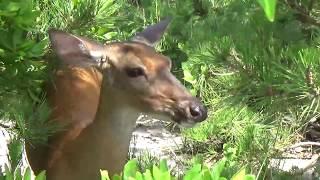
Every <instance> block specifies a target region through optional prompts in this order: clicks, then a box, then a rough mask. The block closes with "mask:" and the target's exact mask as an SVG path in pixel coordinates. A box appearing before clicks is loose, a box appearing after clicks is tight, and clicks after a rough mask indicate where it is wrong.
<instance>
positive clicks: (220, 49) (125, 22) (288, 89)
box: [0, 0, 320, 179]
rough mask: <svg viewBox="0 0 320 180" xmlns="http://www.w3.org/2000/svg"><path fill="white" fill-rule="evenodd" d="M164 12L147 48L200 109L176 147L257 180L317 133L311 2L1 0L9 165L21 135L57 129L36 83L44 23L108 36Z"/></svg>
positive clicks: (317, 54) (30, 137)
mask: <svg viewBox="0 0 320 180" xmlns="http://www.w3.org/2000/svg"><path fill="white" fill-rule="evenodd" d="M276 2H277V3H276ZM275 7H276V8H275ZM274 10H275V11H274ZM274 14H276V16H274ZM167 16H171V17H173V21H172V24H171V25H170V28H169V31H168V32H167V34H166V36H165V38H164V39H163V41H162V42H161V43H160V45H159V46H157V49H158V50H159V51H160V52H162V53H164V54H165V55H167V56H169V57H171V59H172V60H173V63H174V67H173V72H174V73H175V75H176V76H177V77H179V78H180V79H181V80H182V81H183V82H184V83H185V85H186V86H187V87H188V88H189V89H190V91H191V92H192V93H193V94H194V95H197V96H198V97H200V98H202V100H203V101H204V102H205V103H206V105H207V106H208V107H209V109H210V116H209V120H208V121H207V122H205V123H203V124H202V125H201V126H199V127H197V128H193V129H185V130H183V131H182V134H183V136H184V137H185V138H186V143H185V146H186V148H185V152H183V153H189V154H191V155H193V156H195V157H196V158H195V159H196V161H200V160H201V161H203V162H215V161H216V160H219V159H221V158H222V157H223V156H224V157H227V159H228V160H227V162H226V163H227V167H228V168H226V170H225V172H224V173H226V174H228V173H229V172H232V173H230V174H233V173H234V172H236V171H237V170H239V169H240V168H241V167H243V166H244V165H246V168H247V169H248V171H249V172H251V173H253V174H256V176H257V177H258V178H261V179H265V178H267V177H268V176H269V175H270V172H269V171H268V168H267V167H268V163H269V160H270V158H272V157H274V156H276V155H277V154H279V153H281V152H282V151H283V149H284V148H285V147H287V146H288V145H290V144H292V143H294V142H298V141H301V140H305V139H306V138H307V139H309V140H315V139H316V138H317V137H315V136H314V135H313V134H311V135H310V124H312V123H313V124H314V123H317V122H318V120H319V113H320V110H319V108H320V70H319V69H320V60H319V58H320V36H319V35H320V2H319V1H317V0H278V1H276V0H270V1H268V0H265V1H264V0H258V1H257V0H153V1H151V0H117V1H115V0H70V1H65V0H54V1H53V0H2V1H0V87H1V88H0V116H1V118H0V119H1V120H0V123H1V124H0V125H1V126H2V127H4V128H6V129H8V130H9V131H10V132H12V134H11V135H12V137H13V140H12V141H11V142H10V143H9V150H10V168H11V169H12V170H14V169H16V167H17V166H18V164H19V160H20V159H21V153H22V150H23V142H24V141H29V142H32V143H45V142H46V139H47V137H48V136H50V134H52V133H54V131H55V130H56V128H57V127H55V125H54V124H51V123H50V122H48V121H47V118H48V115H49V113H50V109H49V108H48V107H47V106H46V103H45V98H44V95H43V94H42V88H41V87H42V84H43V82H44V81H46V80H48V76H47V74H48V73H47V71H48V70H49V69H50V66H49V65H48V64H47V62H46V61H45V59H47V58H48V57H50V50H49V44H48V35H47V30H48V28H52V27H55V28H59V29H62V30H65V31H68V32H71V33H75V34H79V35H83V36H88V37H91V38H93V39H96V40H98V41H101V42H109V41H114V40H124V39H127V38H128V37H130V36H132V35H133V34H134V33H135V32H136V31H138V30H141V29H142V28H143V27H144V26H146V25H149V24H152V23H156V22H158V21H159V20H160V19H162V18H163V17H167ZM226 177H228V175H226Z"/></svg>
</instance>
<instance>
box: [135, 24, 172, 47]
mask: <svg viewBox="0 0 320 180" xmlns="http://www.w3.org/2000/svg"><path fill="white" fill-rule="evenodd" d="M170 22H171V18H166V19H164V20H162V21H160V22H158V23H157V24H154V25H151V26H148V27H147V28H146V29H145V30H144V31H142V32H139V33H137V34H136V35H135V36H134V37H133V38H131V41H136V42H140V43H144V44H146V45H148V46H152V47H154V46H155V45H156V44H157V42H159V41H160V39H161V38H162V36H163V34H164V32H165V31H166V29H167V27H168V25H169V23H170Z"/></svg>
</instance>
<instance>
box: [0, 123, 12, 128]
mask: <svg viewBox="0 0 320 180" xmlns="http://www.w3.org/2000/svg"><path fill="white" fill-rule="evenodd" d="M0 127H2V128H4V129H10V128H11V127H10V126H8V125H5V124H2V123H0Z"/></svg>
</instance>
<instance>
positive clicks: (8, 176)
mask: <svg viewBox="0 0 320 180" xmlns="http://www.w3.org/2000/svg"><path fill="white" fill-rule="evenodd" d="M4 169H5V170H4V172H5V174H6V180H14V179H13V174H12V172H11V171H10V169H9V167H8V165H7V164H6V165H5V166H4Z"/></svg>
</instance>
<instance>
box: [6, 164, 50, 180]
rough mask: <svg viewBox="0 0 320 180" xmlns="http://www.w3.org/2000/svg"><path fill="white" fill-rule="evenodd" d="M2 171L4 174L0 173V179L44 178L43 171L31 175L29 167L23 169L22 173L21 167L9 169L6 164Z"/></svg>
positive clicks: (40, 179) (28, 179)
mask: <svg viewBox="0 0 320 180" xmlns="http://www.w3.org/2000/svg"><path fill="white" fill-rule="evenodd" d="M4 173H5V175H1V173H0V180H46V176H45V171H42V172H41V173H39V174H38V175H37V176H33V175H32V172H31V169H30V168H27V169H25V171H24V173H23V172H22V169H21V168H16V169H15V170H10V169H9V168H8V167H7V166H6V168H5V172H4Z"/></svg>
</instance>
